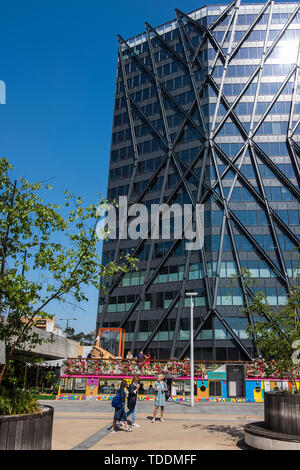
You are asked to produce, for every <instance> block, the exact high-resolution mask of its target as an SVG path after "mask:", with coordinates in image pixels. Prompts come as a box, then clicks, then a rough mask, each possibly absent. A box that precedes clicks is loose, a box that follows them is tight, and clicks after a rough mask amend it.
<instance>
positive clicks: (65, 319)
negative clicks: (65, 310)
mask: <svg viewBox="0 0 300 470" xmlns="http://www.w3.org/2000/svg"><path fill="white" fill-rule="evenodd" d="M60 320H63V321H66V322H67V326H66V330H65V331H68V329H69V321H70V320H77V318H60Z"/></svg>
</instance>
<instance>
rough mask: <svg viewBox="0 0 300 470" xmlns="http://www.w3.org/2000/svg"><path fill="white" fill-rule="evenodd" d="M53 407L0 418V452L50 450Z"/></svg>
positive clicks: (44, 407)
mask: <svg viewBox="0 0 300 470" xmlns="http://www.w3.org/2000/svg"><path fill="white" fill-rule="evenodd" d="M53 411H54V410H53V407H52V406H44V405H41V412H39V413H32V414H28V415H15V416H0V450H51V442H52V427H53Z"/></svg>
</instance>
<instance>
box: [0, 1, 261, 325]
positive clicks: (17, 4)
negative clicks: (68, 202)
mask: <svg viewBox="0 0 300 470" xmlns="http://www.w3.org/2000/svg"><path fill="white" fill-rule="evenodd" d="M208 3H213V4H217V3H226V2H218V1H213V2H203V1H201V0H200V1H199V0H176V1H174V0H130V1H128V2H125V1H123V0H114V1H103V0H85V1H79V0H26V1H24V0H9V1H6V2H2V4H1V15H0V44H1V68H0V80H3V81H4V82H5V83H6V87H7V96H6V98H7V103H6V104H5V105H0V136H1V137H0V156H1V157H6V158H7V159H8V160H9V161H10V162H11V163H12V164H13V166H14V174H15V176H17V177H19V176H25V177H26V178H28V179H29V180H31V181H41V180H48V179H51V181H50V183H51V185H52V186H53V187H54V191H53V193H52V194H53V197H54V198H55V199H56V200H59V199H60V198H62V196H63V190H64V188H66V187H67V188H68V189H69V190H70V191H72V192H74V193H76V194H80V195H81V196H82V197H83V199H84V202H85V203H86V204H90V203H94V202H96V201H97V193H98V192H100V193H101V194H103V195H104V196H105V195H106V187H107V173H108V163H109V149H110V138H111V126H112V113H113V103H114V88H115V74H116V63H117V38H116V35H117V34H118V33H119V34H121V35H122V36H123V37H124V38H129V37H132V36H134V35H137V34H139V33H142V32H143V31H144V22H145V21H147V22H149V23H150V24H151V25H152V26H157V25H160V24H162V23H164V22H167V21H169V20H171V19H173V18H174V17H175V14H174V8H179V9H180V10H182V11H184V12H186V13H188V12H190V11H192V10H195V9H197V8H200V7H201V6H203V5H206V4H208ZM252 3H253V2H252ZM87 293H88V296H89V299H90V300H89V302H88V303H87V304H85V305H82V307H83V308H84V309H85V311H84V312H76V313H75V314H74V312H73V311H72V310H70V307H67V306H65V307H57V308H55V310H56V311H52V312H51V313H53V314H55V315H56V318H63V317H65V318H67V317H74V318H75V317H76V318H77V321H76V322H71V326H73V327H75V328H76V330H79V331H85V332H88V331H91V330H93V329H94V328H95V323H96V310H97V292H96V291H95V289H93V288H88V289H87ZM60 323H62V324H63V325H64V324H65V323H63V322H60Z"/></svg>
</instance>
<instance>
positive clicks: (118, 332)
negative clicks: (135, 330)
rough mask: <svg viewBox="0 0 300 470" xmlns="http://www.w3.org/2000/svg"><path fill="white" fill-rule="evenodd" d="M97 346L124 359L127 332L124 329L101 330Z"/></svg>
mask: <svg viewBox="0 0 300 470" xmlns="http://www.w3.org/2000/svg"><path fill="white" fill-rule="evenodd" d="M97 346H98V347H101V348H103V349H105V350H106V351H109V352H110V353H111V354H113V355H114V356H115V357H120V358H122V359H123V358H124V347H125V330H124V329H123V328H99V333H98V342H97Z"/></svg>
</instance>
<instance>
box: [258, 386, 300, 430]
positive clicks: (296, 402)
mask: <svg viewBox="0 0 300 470" xmlns="http://www.w3.org/2000/svg"><path fill="white" fill-rule="evenodd" d="M265 427H266V429H269V430H271V431H275V432H280V433H282V434H292V435H294V436H300V394H296V395H293V394H290V393H281V392H266V393H265Z"/></svg>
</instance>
